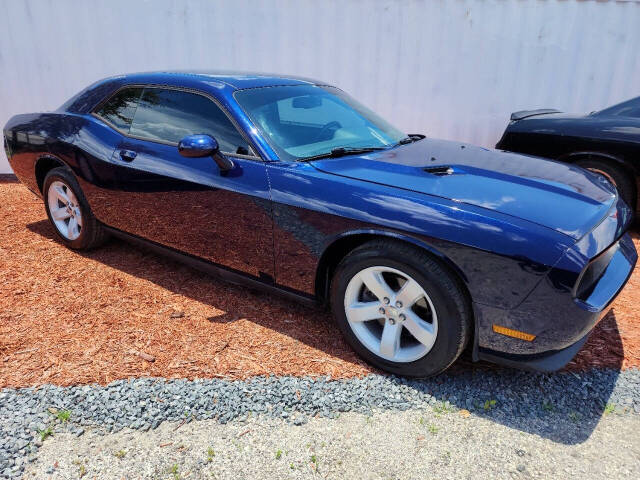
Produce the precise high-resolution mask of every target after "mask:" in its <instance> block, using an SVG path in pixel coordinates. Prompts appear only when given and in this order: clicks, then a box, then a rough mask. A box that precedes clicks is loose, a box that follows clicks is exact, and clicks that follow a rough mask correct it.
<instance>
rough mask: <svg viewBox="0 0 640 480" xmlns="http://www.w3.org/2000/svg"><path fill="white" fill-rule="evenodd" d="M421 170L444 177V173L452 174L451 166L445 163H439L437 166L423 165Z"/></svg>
mask: <svg viewBox="0 0 640 480" xmlns="http://www.w3.org/2000/svg"><path fill="white" fill-rule="evenodd" d="M423 170H424V171H425V172H427V173H430V174H431V175H437V176H438V177H444V176H445V175H451V174H453V173H454V172H453V168H451V167H449V166H447V165H439V166H437V167H425V168H423Z"/></svg>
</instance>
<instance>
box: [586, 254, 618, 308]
mask: <svg viewBox="0 0 640 480" xmlns="http://www.w3.org/2000/svg"><path fill="white" fill-rule="evenodd" d="M619 249H620V242H616V243H614V244H613V245H611V246H610V247H609V248H608V249H607V250H605V251H604V252H602V253H601V254H600V255H598V256H597V257H595V258H594V259H593V260H591V262H589V265H587V266H586V267H585V269H584V270H583V271H582V273H581V274H580V277H579V278H578V281H577V283H576V289H575V296H576V298H578V299H580V300H583V301H584V300H586V299H587V298H589V295H591V293H592V292H593V289H594V288H595V286H596V285H597V284H598V280H600V278H602V275H603V274H604V272H605V271H606V269H607V267H608V266H609V262H611V258H613V256H614V255H615V254H616V252H617V251H618V250H619Z"/></svg>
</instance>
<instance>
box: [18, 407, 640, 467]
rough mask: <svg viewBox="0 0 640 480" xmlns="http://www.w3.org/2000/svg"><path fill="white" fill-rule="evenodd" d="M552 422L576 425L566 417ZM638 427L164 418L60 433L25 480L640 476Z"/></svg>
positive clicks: (470, 420) (624, 418)
mask: <svg viewBox="0 0 640 480" xmlns="http://www.w3.org/2000/svg"><path fill="white" fill-rule="evenodd" d="M549 421H553V422H554V423H555V424H556V426H557V427H558V428H560V429H570V430H573V429H574V428H575V427H574V425H573V424H572V422H571V420H570V419H568V418H567V417H566V416H562V415H559V416H557V415H554V416H552V417H551V418H550V419H549ZM639 428H640V415H629V414H627V415H615V414H614V415H607V416H606V417H605V418H604V419H603V420H602V421H601V422H600V423H599V424H598V426H597V427H596V429H595V430H594V431H593V433H592V434H591V435H590V437H589V439H588V440H587V441H585V442H584V443H582V444H579V445H558V444H557V443H555V442H553V441H551V440H549V439H545V438H541V437H539V436H537V435H534V434H529V433H523V432H519V431H518V430H515V429H511V428H508V427H506V426H503V425H496V424H495V423H494V422H492V421H491V419H490V418H483V417H482V416H477V415H475V414H471V415H467V414H466V413H464V414H460V412H455V411H449V410H439V409H434V408H430V407H426V408H423V409H411V410H408V411H404V412H398V411H384V412H378V411H376V412H375V413H374V414H373V415H364V414H360V413H353V412H349V413H346V414H342V415H340V417H339V418H338V419H327V418H313V419H311V420H310V421H309V423H308V424H307V425H305V426H304V427H299V426H295V425H292V424H290V423H288V422H286V421H283V420H280V419H274V418H269V417H264V416H261V417H259V418H251V419H248V420H247V421H244V422H238V421H234V422H230V423H228V424H226V425H221V424H220V423H218V422H216V421H214V420H203V421H194V422H192V423H190V424H189V425H183V426H180V423H175V422H165V423H163V424H162V425H161V426H160V427H159V428H158V429H157V430H155V431H153V432H148V433H142V432H139V431H135V430H134V431H132V430H129V429H125V430H123V431H121V432H119V433H115V434H108V435H106V436H104V435H101V434H99V433H94V432H93V431H88V432H87V433H85V435H83V436H82V437H80V438H76V437H75V436H74V435H72V434H62V435H59V436H56V437H54V438H53V439H51V440H50V441H47V442H46V443H45V445H44V447H43V448H42V449H41V453H40V455H39V456H38V459H37V461H36V462H34V463H33V464H32V465H29V467H28V468H27V471H26V474H25V478H28V479H30V478H34V479H38V478H52V479H57V478H69V479H71V478H79V477H80V476H81V475H83V476H84V475H86V478H119V479H133V478H158V479H164V478H167V479H177V478H183V479H196V478H209V479H211V478H216V479H234V480H240V479H274V478H278V479H283V478H292V479H295V478H331V479H333V478H335V479H374V478H375V479H385V480H386V479H398V478H412V479H413V478H415V479H424V478H434V476H437V478H451V479H466V478H493V479H501V478H506V479H511V478H545V479H547V478H569V477H577V476H583V477H585V478H590V479H597V478H602V479H611V478H616V479H622V478H640V443H639V442H638V441H637V431H638V429H639ZM176 429H177V430H176ZM603 446H606V448H603ZM53 465H56V468H54V467H53ZM47 472H53V473H47ZM434 474H436V475H434Z"/></svg>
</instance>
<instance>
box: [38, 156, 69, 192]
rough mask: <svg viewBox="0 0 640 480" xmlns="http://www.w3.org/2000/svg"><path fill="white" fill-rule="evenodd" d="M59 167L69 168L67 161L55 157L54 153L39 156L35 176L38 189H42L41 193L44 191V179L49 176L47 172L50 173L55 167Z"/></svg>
mask: <svg viewBox="0 0 640 480" xmlns="http://www.w3.org/2000/svg"><path fill="white" fill-rule="evenodd" d="M58 167H64V168H68V169H69V166H68V165H67V164H66V163H65V162H63V161H62V160H60V159H59V158H58V157H55V156H53V155H43V156H41V157H40V158H38V160H36V163H35V177H36V183H37V184H38V189H39V190H40V193H43V191H42V188H43V186H44V179H45V177H46V176H47V173H49V172H50V171H51V170H53V169H54V168H58Z"/></svg>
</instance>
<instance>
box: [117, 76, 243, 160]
mask: <svg viewBox="0 0 640 480" xmlns="http://www.w3.org/2000/svg"><path fill="white" fill-rule="evenodd" d="M200 133H204V134H208V135H211V136H213V137H214V138H215V139H216V140H217V141H218V144H219V145H220V150H221V151H223V152H227V153H240V154H245V155H246V154H248V152H249V145H248V144H247V142H246V141H245V140H244V139H243V138H242V136H241V135H240V133H239V132H238V131H237V130H236V127H234V126H233V124H232V123H231V121H230V120H229V119H228V118H227V116H226V115H225V114H224V112H223V111H222V110H220V108H219V107H218V106H217V105H216V104H215V103H214V102H213V101H211V100H210V99H208V98H207V97H204V96H202V95H198V94H196V93H190V92H183V91H181V90H170V89H163V88H145V89H144V92H143V93H142V97H141V99H140V101H139V103H138V108H137V109H136V111H135V116H134V119H133V123H132V124H131V129H130V130H129V134H130V135H132V136H136V137H140V138H146V139H149V140H156V141H161V142H169V143H178V142H179V141H180V140H182V138H184V137H186V136H187V135H194V134H200Z"/></svg>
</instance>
